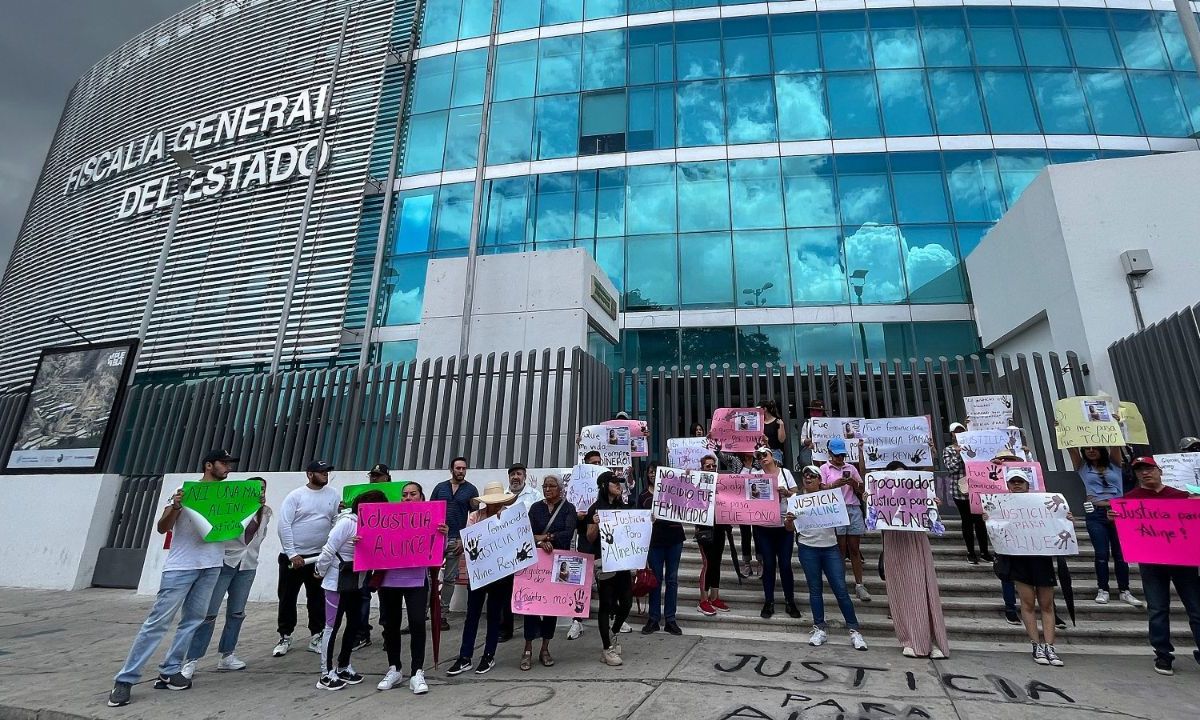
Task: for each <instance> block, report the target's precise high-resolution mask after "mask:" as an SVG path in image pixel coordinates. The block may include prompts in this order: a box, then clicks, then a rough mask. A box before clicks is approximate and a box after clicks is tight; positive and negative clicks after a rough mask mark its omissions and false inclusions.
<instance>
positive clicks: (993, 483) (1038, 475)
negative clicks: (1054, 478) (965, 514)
mask: <svg viewBox="0 0 1200 720" xmlns="http://www.w3.org/2000/svg"><path fill="white" fill-rule="evenodd" d="M963 467H964V468H965V470H966V478H967V492H968V493H969V494H970V496H971V512H973V513H975V514H976V515H978V514H979V513H981V512H983V506H982V504H981V503H980V499H979V496H980V495H985V494H990V495H1002V494H1004V493H1007V492H1008V472H1009V471H1010V470H1011V469H1013V468H1022V469H1024V470H1028V471H1029V472H1030V474H1032V475H1033V482H1031V483H1029V492H1033V493H1036V492H1042V490H1043V489H1044V488H1045V487H1046V485H1045V483H1044V482H1043V481H1042V464H1041V463H1039V462H1020V463H1018V462H1006V463H1004V464H1003V465H997V464H995V463H992V462H981V461H974V462H969V463H966V464H965V465H964V466H963Z"/></svg>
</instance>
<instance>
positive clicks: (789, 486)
mask: <svg viewBox="0 0 1200 720" xmlns="http://www.w3.org/2000/svg"><path fill="white" fill-rule="evenodd" d="M775 486H776V487H777V488H778V489H779V490H780V491H782V490H790V491H791V492H793V493H795V492H796V491H797V490H799V489H800V486H799V485H797V484H796V478H794V477H792V472H791V471H790V470H788V469H787V468H785V467H781V468H779V474H778V475H776V476H775ZM786 513H787V498H785V497H784V496H783V493H782V492H780V493H779V517H783V516H784V514H786Z"/></svg>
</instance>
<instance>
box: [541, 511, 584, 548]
mask: <svg viewBox="0 0 1200 720" xmlns="http://www.w3.org/2000/svg"><path fill="white" fill-rule="evenodd" d="M558 502H559V504H560V505H561V506H562V507H561V508H559V509H558V510H557V514H554V513H552V512H550V506H549V505H547V504H546V501H545V500H539V501H538V502H535V503H534V504H533V505H532V506H531V507H530V508H529V527H530V529H531V530H533V534H534V535H550V542H551V544H553V545H554V549H555V550H570V549H571V536H572V535H574V534H575V527H576V526H577V525H578V523H579V517H578V513H577V512H576V510H575V506H574V505H572V504H571V503H569V502H567V501H566V500H559V501H558ZM551 515H554V522H553V524H552V523H551V522H550V516H551Z"/></svg>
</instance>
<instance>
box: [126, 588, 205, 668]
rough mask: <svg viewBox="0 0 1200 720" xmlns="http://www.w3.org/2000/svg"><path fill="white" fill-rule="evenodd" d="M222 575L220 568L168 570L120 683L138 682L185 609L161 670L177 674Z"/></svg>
mask: <svg viewBox="0 0 1200 720" xmlns="http://www.w3.org/2000/svg"><path fill="white" fill-rule="evenodd" d="M220 575H221V568H215V567H213V568H204V569H203V570H168V571H166V572H164V573H163V574H162V580H161V581H159V585H158V596H157V597H155V599H154V607H152V608H150V614H149V615H148V616H147V617H146V621H145V622H143V623H142V627H141V628H140V629H139V630H138V634H137V637H135V638H134V639H133V647H131V648H130V649H129V657H127V658H126V659H125V666H124V667H122V668H121V672H119V673H117V676H116V678H114V679H115V680H116V681H117V682H127V683H136V682H137V681H138V680H140V679H141V678H142V668H143V667H144V666H145V665H146V663H148V662H149V661H150V658H151V657H152V656H153V655H154V651H155V650H157V649H158V644H159V643H160V642H162V639H163V635H166V634H167V628H168V627H169V626H170V625H171V621H172V620H174V619H175V613H177V612H179V611H180V609H182V610H183V614H182V615H181V616H180V618H179V626H178V627H176V628H175V639H174V640H172V641H171V649H170V650H168V651H167V656H166V657H165V658H163V661H162V664H161V665H159V666H158V671H159V672H160V673H162V674H163V675H174V674H175V673H177V672H179V667H180V666H181V665H183V661H184V657H183V655H184V651H185V650H187V647H188V644H189V643H191V642H192V635H193V634H194V633H195V632H196V628H198V627H200V623H202V622H204V611H205V610H207V609H208V601H209V600H210V599H211V598H212V592H213V586H214V585H216V584H217V578H218V577H220Z"/></svg>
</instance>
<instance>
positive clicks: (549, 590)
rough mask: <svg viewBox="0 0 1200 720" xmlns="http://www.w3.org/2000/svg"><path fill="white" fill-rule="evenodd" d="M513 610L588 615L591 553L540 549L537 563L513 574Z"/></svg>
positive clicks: (589, 609) (590, 606)
mask: <svg viewBox="0 0 1200 720" xmlns="http://www.w3.org/2000/svg"><path fill="white" fill-rule="evenodd" d="M512 611H513V612H514V613H516V614H518V615H541V616H549V617H569V618H586V617H587V616H588V615H589V614H591V612H592V556H591V555H584V554H583V553H577V552H568V551H566V550H554V551H552V552H546V551H545V550H538V551H537V563H536V564H534V565H531V566H530V567H527V568H525V569H524V570H521V571H520V572H518V573H517V574H516V575H514V576H513V594H512Z"/></svg>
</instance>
